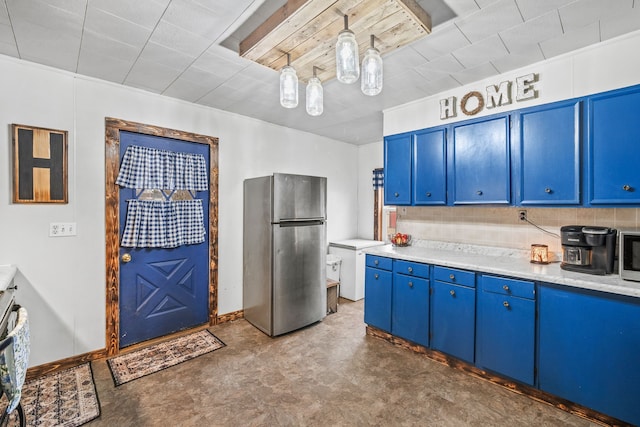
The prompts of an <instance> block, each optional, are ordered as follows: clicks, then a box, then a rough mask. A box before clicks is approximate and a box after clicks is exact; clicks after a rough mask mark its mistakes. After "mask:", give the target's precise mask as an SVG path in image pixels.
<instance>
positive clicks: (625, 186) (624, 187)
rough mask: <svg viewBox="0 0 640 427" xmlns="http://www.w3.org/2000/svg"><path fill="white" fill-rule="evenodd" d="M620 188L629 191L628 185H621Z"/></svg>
mask: <svg viewBox="0 0 640 427" xmlns="http://www.w3.org/2000/svg"><path fill="white" fill-rule="evenodd" d="M622 189H623V190H624V191H631V186H630V185H627V184H625V185H623V186H622Z"/></svg>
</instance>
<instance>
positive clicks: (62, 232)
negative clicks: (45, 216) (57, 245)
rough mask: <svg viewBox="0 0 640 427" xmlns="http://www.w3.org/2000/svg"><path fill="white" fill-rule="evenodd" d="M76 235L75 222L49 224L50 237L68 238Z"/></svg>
mask: <svg viewBox="0 0 640 427" xmlns="http://www.w3.org/2000/svg"><path fill="white" fill-rule="evenodd" d="M75 235H76V223H75V222H52V223H50V224H49V237H67V236H75Z"/></svg>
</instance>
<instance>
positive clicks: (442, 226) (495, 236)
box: [397, 206, 640, 253]
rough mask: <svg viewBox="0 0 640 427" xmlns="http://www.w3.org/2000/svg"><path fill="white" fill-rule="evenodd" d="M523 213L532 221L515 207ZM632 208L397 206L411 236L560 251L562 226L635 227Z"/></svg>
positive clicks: (639, 213) (401, 225) (639, 215)
mask: <svg viewBox="0 0 640 427" xmlns="http://www.w3.org/2000/svg"><path fill="white" fill-rule="evenodd" d="M523 209H524V210H526V211H527V217H528V219H529V220H530V221H531V222H533V223H535V224H536V225H538V226H540V227H541V228H544V229H545V230H547V231H550V232H552V233H555V234H557V235H558V237H556V236H552V235H550V234H547V233H545V232H543V231H540V230H539V229H537V228H535V227H534V226H533V225H531V224H529V223H526V222H524V221H520V219H519V218H518V211H520V210H523ZM639 220H640V209H636V208H529V207H492V206H455V207H401V206H398V208H397V229H398V231H399V232H402V233H406V234H411V235H412V236H413V238H414V239H424V240H437V241H442V242H455V243H468V244H474V245H484V246H498V247H505V248H515V249H524V250H528V249H529V248H530V247H531V244H533V243H541V244H545V245H548V246H549V251H551V252H554V253H560V252H561V250H562V248H561V244H560V237H559V235H560V227H561V226H563V225H574V224H575V225H598V226H604V227H613V228H617V229H633V230H635V229H638V228H639V227H638V226H639V224H640V221H639Z"/></svg>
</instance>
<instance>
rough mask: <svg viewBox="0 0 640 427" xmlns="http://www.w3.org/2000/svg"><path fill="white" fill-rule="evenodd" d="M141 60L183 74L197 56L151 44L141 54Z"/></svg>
mask: <svg viewBox="0 0 640 427" xmlns="http://www.w3.org/2000/svg"><path fill="white" fill-rule="evenodd" d="M139 60H142V61H147V62H153V63H156V64H162V65H164V66H166V67H168V68H173V69H175V70H178V71H181V72H182V71H184V70H185V69H186V68H187V67H188V66H189V65H191V64H192V63H193V61H194V60H195V56H191V55H188V54H185V53H183V52H180V51H177V50H174V49H170V48H168V47H165V46H161V45H159V44H156V43H153V42H149V43H147V45H146V46H145V47H144V49H143V50H142V52H141V53H140V57H139Z"/></svg>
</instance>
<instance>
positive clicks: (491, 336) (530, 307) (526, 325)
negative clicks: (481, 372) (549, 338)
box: [476, 276, 536, 385]
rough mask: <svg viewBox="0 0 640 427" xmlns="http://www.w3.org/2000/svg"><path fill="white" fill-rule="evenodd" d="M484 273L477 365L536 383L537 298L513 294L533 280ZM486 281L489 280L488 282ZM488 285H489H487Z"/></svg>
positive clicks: (479, 296) (482, 278)
mask: <svg viewBox="0 0 640 427" xmlns="http://www.w3.org/2000/svg"><path fill="white" fill-rule="evenodd" d="M502 280H503V279H502V278H499V277H494V276H480V278H479V293H478V296H477V297H478V307H477V310H478V316H477V325H476V328H477V331H476V365H477V366H478V367H479V368H481V369H485V370H489V371H492V372H495V373H498V374H501V375H504V376H507V377H510V378H512V379H514V380H517V381H520V382H522V383H525V384H528V385H534V383H535V322H536V317H535V314H536V303H535V300H534V299H528V298H523V297H520V296H514V295H513V289H517V290H522V289H526V288H529V287H530V288H531V294H532V295H535V285H534V283H533V282H527V281H515V280H513V279H504V284H503V285H502V286H500V287H497V286H495V285H496V284H497V282H500V281H502ZM485 282H486V283H485ZM485 285H489V286H487V288H484V286H485Z"/></svg>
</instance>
